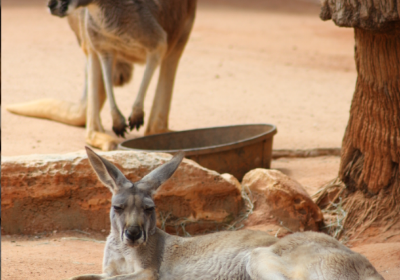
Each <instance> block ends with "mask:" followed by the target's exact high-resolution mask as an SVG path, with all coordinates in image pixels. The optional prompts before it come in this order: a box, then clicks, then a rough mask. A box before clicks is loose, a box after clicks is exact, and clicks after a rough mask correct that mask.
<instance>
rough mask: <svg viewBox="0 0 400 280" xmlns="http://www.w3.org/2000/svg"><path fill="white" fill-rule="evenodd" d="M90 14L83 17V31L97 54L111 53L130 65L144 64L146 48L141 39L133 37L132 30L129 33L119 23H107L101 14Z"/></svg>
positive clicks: (127, 29) (107, 20) (126, 28)
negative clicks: (84, 24)
mask: <svg viewBox="0 0 400 280" xmlns="http://www.w3.org/2000/svg"><path fill="white" fill-rule="evenodd" d="M92 13H93V11H91V13H89V12H87V14H86V17H85V21H86V30H85V31H86V35H87V37H88V40H89V42H90V46H91V48H93V49H94V50H95V51H96V52H98V53H104V54H107V53H112V54H113V55H115V56H116V57H118V58H121V59H123V60H126V61H129V62H132V63H145V61H146V57H147V53H148V46H146V44H145V43H143V38H141V37H140V36H135V32H134V31H133V30H132V32H129V31H131V30H129V28H128V27H126V26H124V25H123V24H121V23H118V22H109V19H107V18H104V17H103V15H102V14H101V13H96V11H95V12H94V15H93V14H92ZM134 28H135V27H131V29H134Z"/></svg>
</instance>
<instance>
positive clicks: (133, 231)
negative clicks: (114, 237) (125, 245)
mask: <svg viewBox="0 0 400 280" xmlns="http://www.w3.org/2000/svg"><path fill="white" fill-rule="evenodd" d="M125 236H126V238H128V239H129V240H130V241H132V242H134V241H136V240H138V239H139V238H140V237H142V230H141V229H140V227H139V226H132V227H128V228H127V229H126V230H125Z"/></svg>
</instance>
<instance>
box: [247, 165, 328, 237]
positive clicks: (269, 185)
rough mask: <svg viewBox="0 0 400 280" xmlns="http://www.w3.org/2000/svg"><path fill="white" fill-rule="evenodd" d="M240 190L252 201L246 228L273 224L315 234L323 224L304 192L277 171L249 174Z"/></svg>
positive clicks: (255, 171)
mask: <svg viewBox="0 0 400 280" xmlns="http://www.w3.org/2000/svg"><path fill="white" fill-rule="evenodd" d="M242 187H243V189H244V190H245V191H246V192H247V193H248V195H249V196H250V197H252V198H253V200H254V210H253V213H252V214H251V215H250V216H249V218H248V220H247V221H246V227H247V228H249V227H254V226H260V225H263V224H268V223H270V224H271V223H272V224H274V223H275V224H278V225H280V226H282V227H284V228H287V229H289V230H290V231H304V230H315V231H317V230H318V225H319V223H321V222H322V221H323V215H322V212H321V210H320V209H319V207H318V206H317V205H316V204H315V203H314V202H313V201H312V199H311V197H310V196H309V195H308V194H307V192H306V191H305V190H304V188H303V187H302V186H301V185H300V184H299V183H298V182H296V181H295V180H293V179H291V178H289V177H288V176H286V175H285V174H283V173H281V172H280V171H278V170H271V169H261V168H258V169H254V170H251V171H250V172H248V173H247V174H246V175H245V176H244V177H243V181H242Z"/></svg>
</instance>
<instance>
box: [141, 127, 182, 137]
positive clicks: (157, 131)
mask: <svg viewBox="0 0 400 280" xmlns="http://www.w3.org/2000/svg"><path fill="white" fill-rule="evenodd" d="M174 131H175V130H171V129H169V128H159V129H150V128H149V127H147V129H146V131H145V132H144V135H146V136H147V135H153V134H160V133H167V132H174Z"/></svg>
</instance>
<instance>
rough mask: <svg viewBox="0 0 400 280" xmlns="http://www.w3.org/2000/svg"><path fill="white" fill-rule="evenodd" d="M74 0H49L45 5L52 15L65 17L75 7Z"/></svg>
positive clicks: (75, 2)
mask: <svg viewBox="0 0 400 280" xmlns="http://www.w3.org/2000/svg"><path fill="white" fill-rule="evenodd" d="M76 4H77V1H76V0H50V1H49V2H48V4H47V7H48V8H49V10H50V13H51V14H52V15H54V16H58V17H65V16H66V15H68V14H70V13H71V11H73V10H74V9H75V8H76Z"/></svg>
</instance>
